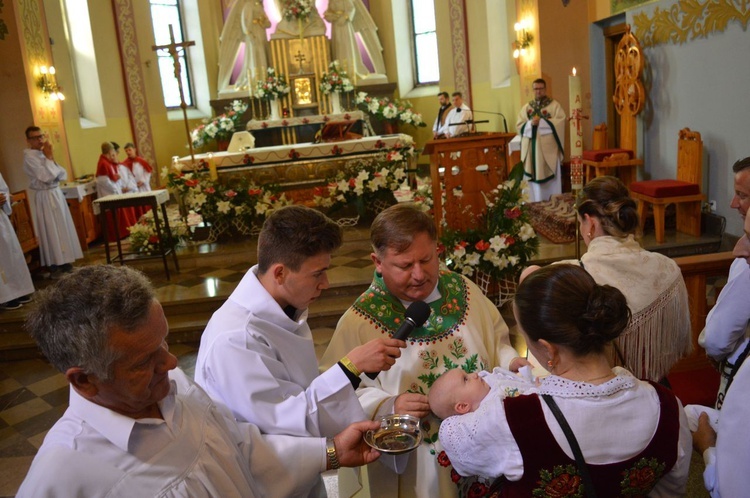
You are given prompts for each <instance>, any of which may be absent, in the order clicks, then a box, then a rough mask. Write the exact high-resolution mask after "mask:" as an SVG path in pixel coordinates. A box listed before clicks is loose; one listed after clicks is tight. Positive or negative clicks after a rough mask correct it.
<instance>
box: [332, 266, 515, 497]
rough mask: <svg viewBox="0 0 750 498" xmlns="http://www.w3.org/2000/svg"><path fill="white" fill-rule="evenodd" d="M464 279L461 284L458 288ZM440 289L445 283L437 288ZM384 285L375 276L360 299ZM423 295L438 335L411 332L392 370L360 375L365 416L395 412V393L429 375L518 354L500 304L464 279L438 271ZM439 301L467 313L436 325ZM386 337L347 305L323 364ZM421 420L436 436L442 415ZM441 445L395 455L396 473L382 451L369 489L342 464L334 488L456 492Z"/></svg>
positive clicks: (416, 386) (424, 387)
mask: <svg viewBox="0 0 750 498" xmlns="http://www.w3.org/2000/svg"><path fill="white" fill-rule="evenodd" d="M380 281H381V282H382V279H381V280H380ZM461 282H463V284H464V285H465V287H462V285H461ZM462 288H463V289H465V294H464V292H463V291H461V290H457V289H462ZM438 289H442V290H441V291H440V292H438ZM448 289H450V291H452V292H454V294H452V295H450V296H449V295H448V292H444V291H447V290H448ZM381 291H382V288H381V287H380V286H376V282H374V283H373V285H371V286H370V288H369V289H368V290H367V291H365V293H364V294H363V295H362V296H361V297H360V298H358V301H360V300H362V299H367V296H368V295H371V294H377V293H379V292H381ZM458 295H461V296H463V297H461V298H457V299H456V300H455V301H454V299H453V296H458ZM462 299H465V301H462ZM426 301H427V302H428V303H429V304H430V306H431V307H432V308H433V316H432V317H431V318H430V322H429V323H430V324H431V325H429V327H431V328H432V327H435V329H434V330H435V331H436V332H435V333H436V334H439V337H437V336H436V337H434V338H432V339H428V338H422V339H416V338H414V336H412V337H410V339H408V340H407V347H406V349H402V350H401V356H400V357H399V358H398V360H396V363H395V364H394V365H393V366H392V367H391V369H390V370H387V371H384V372H380V374H379V375H378V376H377V378H376V379H375V380H370V379H367V378H363V382H362V385H361V386H360V388H359V389H358V390H357V394H358V395H359V400H360V403H362V407H363V408H364V410H365V414H366V415H367V417H368V418H373V419H375V418H376V417H378V416H382V415H385V414H389V413H393V404H394V401H395V398H396V397H397V396H398V395H399V394H402V393H404V392H406V391H411V392H423V393H425V394H426V393H427V392H429V385H431V383H432V381H431V380H430V381H426V379H428V378H433V376H434V377H436V376H437V375H440V374H442V373H443V372H444V371H446V370H447V369H449V368H453V367H454V366H461V367H464V368H467V369H469V370H475V371H478V370H482V369H491V368H493V367H495V366H500V367H503V368H508V367H509V365H510V362H511V361H512V360H513V358H515V357H517V356H518V353H517V352H516V350H515V349H513V347H512V346H511V345H510V340H509V338H508V327H507V325H506V324H505V322H504V321H503V319H502V317H501V316H500V313H499V312H498V310H497V308H496V307H495V306H494V305H493V304H492V303H491V302H490V301H489V300H488V299H487V298H486V297H485V296H484V294H482V291H480V290H479V288H478V287H477V286H476V285H474V284H473V283H472V282H471V281H469V280H468V279H466V278H464V277H462V276H461V275H458V274H456V273H452V272H441V277H440V283H439V284H438V287H437V288H436V290H435V291H433V293H432V294H431V296H430V297H428V298H427V299H426ZM437 303H440V306H442V307H444V308H445V309H447V308H448V307H451V308H452V309H455V306H456V305H458V306H459V307H461V308H462V309H463V310H465V312H462V314H461V318H460V319H459V320H458V321H457V322H456V323H455V324H454V325H450V326H449V327H446V328H440V323H445V322H444V320H443V317H442V316H441V315H440V314H437V313H434V310H435V307H434V306H438V304H437ZM438 307H439V306H438ZM376 313H377V312H376ZM401 313H403V310H401ZM435 315H436V316H435ZM401 316H403V315H401ZM433 320H434V322H433ZM425 328H426V327H425ZM438 329H439V330H438ZM387 336H388V332H387V331H384V330H383V329H378V328H376V326H375V325H374V324H373V321H372V320H370V319H369V318H368V317H367V316H363V315H362V314H360V313H359V312H357V311H355V310H354V309H353V308H349V309H348V310H347V311H346V313H344V315H343V316H342V317H341V320H340V321H339V323H338V325H337V326H336V332H335V333H334V335H333V338H332V339H331V343H330V345H329V346H328V350H326V352H325V354H324V355H323V359H322V361H321V367H322V368H327V367H329V366H330V365H332V364H334V363H335V362H336V361H338V360H339V359H340V358H341V357H342V356H344V355H345V354H346V353H348V352H349V351H351V350H352V349H353V348H355V347H357V346H360V345H362V344H365V343H366V342H368V341H370V340H372V339H375V338H378V337H387ZM424 421H425V422H426V423H427V426H426V427H425V426H424V425H423V430H424V432H425V434H427V436H428V437H430V438H435V439H437V437H436V436H437V431H438V428H439V427H440V421H439V420H438V419H437V418H436V417H435V416H433V415H429V416H428V417H427V418H426V419H425V420H424ZM440 450H441V444H440V441H435V442H434V443H428V442H425V441H423V442H422V444H421V445H420V446H419V447H418V448H417V449H416V450H415V451H413V452H412V453H409V454H407V455H403V456H401V457H398V460H397V462H395V465H396V466H397V467H398V469H399V470H403V471H402V472H401V473H400V474H396V473H395V472H394V471H393V470H391V469H389V468H387V467H386V466H385V465H384V464H386V463H387V462H388V460H389V458H388V457H387V456H384V457H381V459H380V461H379V462H375V463H372V464H370V465H368V466H367V475H368V480H369V490H368V489H360V487H361V486H360V479H359V476H358V475H357V471H356V470H353V469H341V470H340V471H339V493H340V495H341V496H344V497H349V496H354V495H355V494H356V496H357V497H360V496H372V497H384V498H385V497H388V498H392V497H397V496H398V497H414V496H417V497H425V498H427V497H455V496H458V488H457V487H456V485H455V484H454V483H453V482H452V480H451V474H450V468H447V467H444V466H441V465H440V464H439V463H438V461H437V455H438V454H439V453H440Z"/></svg>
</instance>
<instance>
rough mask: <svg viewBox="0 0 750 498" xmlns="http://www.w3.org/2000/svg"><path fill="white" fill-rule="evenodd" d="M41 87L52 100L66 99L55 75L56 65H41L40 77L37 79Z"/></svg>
mask: <svg viewBox="0 0 750 498" xmlns="http://www.w3.org/2000/svg"><path fill="white" fill-rule="evenodd" d="M36 84H37V86H38V87H39V89H40V90H41V91H42V93H44V96H45V98H48V99H52V100H65V95H63V93H62V89H61V88H60V87H59V86H57V78H56V77H55V66H50V67H47V66H40V67H39V77H38V78H37V80H36Z"/></svg>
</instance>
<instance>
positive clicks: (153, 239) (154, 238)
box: [148, 235, 159, 244]
mask: <svg viewBox="0 0 750 498" xmlns="http://www.w3.org/2000/svg"><path fill="white" fill-rule="evenodd" d="M157 242H159V236H158V235H152V236H150V237H149V238H148V243H149V244H156V243H157Z"/></svg>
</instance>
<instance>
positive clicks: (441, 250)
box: [438, 243, 445, 254]
mask: <svg viewBox="0 0 750 498" xmlns="http://www.w3.org/2000/svg"><path fill="white" fill-rule="evenodd" d="M438 254H445V245H444V244H442V243H439V244H438Z"/></svg>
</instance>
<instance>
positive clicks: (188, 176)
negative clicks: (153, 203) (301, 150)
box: [162, 170, 291, 229]
mask: <svg viewBox="0 0 750 498" xmlns="http://www.w3.org/2000/svg"><path fill="white" fill-rule="evenodd" d="M162 175H163V176H165V178H166V183H167V187H169V189H170V190H171V191H172V192H174V193H175V194H179V196H180V198H181V200H182V202H184V204H185V207H186V208H187V209H190V210H193V211H195V212H196V213H198V214H200V215H201V216H202V217H203V221H204V222H208V223H210V224H212V225H216V224H220V223H226V224H231V225H238V224H239V225H241V226H243V227H247V228H248V229H249V228H250V227H253V226H257V227H259V226H260V225H262V223H263V220H265V218H266V216H267V215H268V214H269V213H270V212H271V211H273V210H274V209H278V208H280V207H282V206H286V205H288V204H291V201H289V200H288V199H287V198H286V196H285V195H284V194H283V193H280V192H279V189H278V187H277V186H276V185H263V186H259V185H256V184H254V183H251V182H249V181H248V180H247V179H245V178H233V179H231V180H229V181H228V182H225V183H219V182H218V181H213V180H211V179H209V177H208V176H207V175H206V174H203V172H200V171H199V172H184V171H165V170H162Z"/></svg>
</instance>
